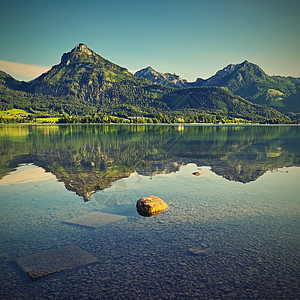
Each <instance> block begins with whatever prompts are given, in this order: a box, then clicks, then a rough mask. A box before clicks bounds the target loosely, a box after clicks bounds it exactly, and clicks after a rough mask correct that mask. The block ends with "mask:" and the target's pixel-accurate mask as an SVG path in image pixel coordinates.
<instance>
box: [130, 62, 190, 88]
mask: <svg viewBox="0 0 300 300" xmlns="http://www.w3.org/2000/svg"><path fill="white" fill-rule="evenodd" d="M134 76H136V77H139V78H144V79H148V80H150V81H152V82H153V83H155V84H161V85H166V86H170V87H173V88H186V87H187V86H188V82H187V81H186V80H185V79H182V78H181V77H179V76H178V75H176V74H171V73H159V72H157V71H155V70H154V69H152V68H151V67H147V68H145V69H142V70H140V71H137V72H136V73H135V74H134Z"/></svg>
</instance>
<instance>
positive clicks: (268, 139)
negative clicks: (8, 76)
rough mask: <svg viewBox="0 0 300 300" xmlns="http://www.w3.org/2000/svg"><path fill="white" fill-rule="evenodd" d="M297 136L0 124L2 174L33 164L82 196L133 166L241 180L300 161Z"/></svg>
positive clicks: (254, 129) (276, 130)
mask: <svg viewBox="0 0 300 300" xmlns="http://www.w3.org/2000/svg"><path fill="white" fill-rule="evenodd" d="M298 137H299V128H298V127H296V126H294V127H290V126H184V127H183V126H143V125H140V126H134V125H128V126H118V125H99V126H98V125H86V126H84V125H73V126H72V125H64V126H1V127H0V151H1V152H0V157H1V161H0V178H2V177H3V176H4V175H6V174H8V173H9V172H11V171H12V170H13V169H14V168H16V167H17V166H19V165H20V164H22V163H33V164H35V165H37V166H40V167H43V168H44V169H45V170H46V171H50V172H52V173H53V174H54V175H55V176H56V178H57V179H58V180H59V181H62V182H64V184H65V187H66V188H67V189H68V190H70V191H73V192H75V193H76V194H77V195H79V196H81V197H83V198H84V200H85V201H88V200H89V199H90V197H91V195H92V194H93V193H95V192H97V191H99V190H102V189H105V188H107V187H109V186H110V184H111V183H112V182H115V181H116V180H118V179H121V178H125V177H128V176H129V175H130V174H131V173H132V172H134V171H136V172H137V173H139V174H142V175H146V176H154V175H155V174H161V173H165V174H167V173H170V172H176V171H178V170H179V169H180V168H181V167H182V166H183V165H185V164H188V163H195V164H196V165H197V166H210V167H211V169H212V171H213V172H215V173H216V174H218V175H221V176H223V177H224V178H226V179H228V180H234V181H239V182H243V183H247V182H250V181H254V180H256V179H257V178H258V177H260V176H261V175H263V174H264V173H265V172H266V171H268V170H272V169H276V168H281V167H290V166H299V150H298V149H299V148H300V147H299V138H298Z"/></svg>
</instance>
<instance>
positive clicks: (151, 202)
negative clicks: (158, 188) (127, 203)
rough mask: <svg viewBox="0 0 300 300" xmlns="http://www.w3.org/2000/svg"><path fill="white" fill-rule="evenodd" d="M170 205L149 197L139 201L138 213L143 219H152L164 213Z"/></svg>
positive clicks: (137, 205) (137, 204)
mask: <svg viewBox="0 0 300 300" xmlns="http://www.w3.org/2000/svg"><path fill="white" fill-rule="evenodd" d="M167 207H168V205H167V204H166V203H165V202H164V200H162V199H160V198H158V197H155V196H148V197H143V198H141V199H139V200H138V201H137V203H136V209H137V212H138V213H139V214H140V215H141V216H143V217H152V216H155V215H157V214H159V213H161V212H162V211H164V210H165V209H166V208H167Z"/></svg>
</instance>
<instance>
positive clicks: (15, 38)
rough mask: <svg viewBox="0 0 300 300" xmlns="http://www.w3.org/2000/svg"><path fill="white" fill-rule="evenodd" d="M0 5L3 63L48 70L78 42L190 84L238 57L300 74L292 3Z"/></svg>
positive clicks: (198, 0) (296, 5) (164, 0)
mask: <svg viewBox="0 0 300 300" xmlns="http://www.w3.org/2000/svg"><path fill="white" fill-rule="evenodd" d="M0 1H1V6H0V7H1V8H0V19H1V29H0V38H1V43H0V61H2V63H5V62H7V61H8V62H14V63H22V64H25V65H39V66H48V67H51V66H52V65H54V64H57V63H59V61H60V58H61V55H62V53H63V52H68V51H70V50H71V49H72V48H73V47H74V46H75V45H76V44H78V43H80V42H82V43H85V44H87V45H88V47H89V48H91V49H92V50H94V51H95V52H96V53H98V54H100V55H101V56H103V57H105V58H107V59H109V60H111V61H112V62H114V63H117V64H119V65H121V66H123V67H126V68H128V69H129V70H139V69H141V68H144V67H146V66H149V65H150V66H152V67H153V68H154V69H156V70H157V71H160V72H171V73H176V74H179V75H180V76H181V77H183V78H186V79H188V80H190V81H193V80H195V79H196V78H197V77H201V78H207V77H209V76H212V75H213V74H215V72H216V71H217V70H219V69H221V68H223V67H225V66H226V65H228V64H230V63H240V62H242V61H244V60H245V59H247V60H248V61H250V62H253V63H256V64H258V65H259V66H260V67H262V68H263V70H264V71H265V72H266V73H268V74H270V75H285V76H287V75H291V76H297V77H300V17H299V13H300V1H299V0H284V1H283V0H280V1H278V0H251V1H243V0H238V1H235V0H234V1H230V0H227V1H226V0H206V1H202V0H182V1H178V0H170V1H168V0H159V1H157V0H147V1H143V0H137V1H131V0H126V1H125V0H110V1H108V0H105V1H102V0H98V1H94V0H89V1H77V0H72V1H68V0H60V1H56V0H51V1H49V0H36V1H33V0H27V1H24V0H9V1H3V0H0ZM15 67H18V65H16V66H15ZM23 67H24V66H23ZM28 67H30V66H28ZM0 69H1V64H0ZM19 71H20V72H19V73H22V72H23V71H22V70H21V69H20V70H19ZM11 73H14V72H11ZM15 73H16V72H15ZM15 73H14V74H15ZM27 76H28V75H27ZM19 77H20V76H19ZM29 77H30V76H28V78H29Z"/></svg>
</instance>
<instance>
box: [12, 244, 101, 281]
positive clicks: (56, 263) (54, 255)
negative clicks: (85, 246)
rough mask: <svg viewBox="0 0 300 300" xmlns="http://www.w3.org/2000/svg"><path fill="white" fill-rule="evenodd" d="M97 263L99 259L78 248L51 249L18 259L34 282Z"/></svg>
mask: <svg viewBox="0 0 300 300" xmlns="http://www.w3.org/2000/svg"><path fill="white" fill-rule="evenodd" d="M97 261H98V259H97V258H95V257H93V256H92V255H91V254H90V253H88V252H86V251H84V250H82V249H81V248H80V247H78V246H67V247H62V248H57V249H51V250H48V251H45V252H40V253H35V254H32V255H29V256H25V257H20V258H17V259H16V262H17V263H18V264H19V266H20V267H21V268H22V269H23V271H24V272H25V273H26V274H27V275H28V276H29V278H30V279H31V280H32V281H35V280H38V279H40V278H43V277H46V276H49V275H51V274H55V273H59V272H62V271H64V270H70V269H73V268H77V267H81V266H83V265H87V264H91V263H94V262H97Z"/></svg>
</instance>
